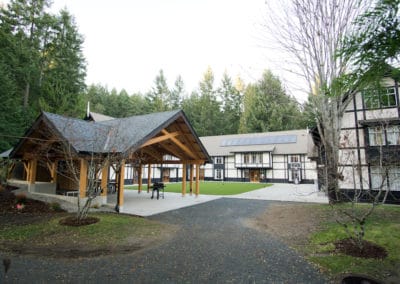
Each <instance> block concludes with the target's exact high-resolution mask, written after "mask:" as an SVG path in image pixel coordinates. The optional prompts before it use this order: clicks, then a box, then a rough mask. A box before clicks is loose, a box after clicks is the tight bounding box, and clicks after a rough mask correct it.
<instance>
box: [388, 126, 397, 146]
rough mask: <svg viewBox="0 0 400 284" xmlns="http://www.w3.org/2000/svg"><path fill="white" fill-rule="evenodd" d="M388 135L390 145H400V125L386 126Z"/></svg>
mask: <svg viewBox="0 0 400 284" xmlns="http://www.w3.org/2000/svg"><path fill="white" fill-rule="evenodd" d="M386 137H387V143H388V145H400V128H399V126H398V125H390V126H388V127H386Z"/></svg>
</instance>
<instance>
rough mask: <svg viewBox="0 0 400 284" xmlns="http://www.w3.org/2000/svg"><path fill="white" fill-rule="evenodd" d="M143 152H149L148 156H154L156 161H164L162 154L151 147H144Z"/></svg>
mask: <svg viewBox="0 0 400 284" xmlns="http://www.w3.org/2000/svg"><path fill="white" fill-rule="evenodd" d="M143 153H144V154H147V155H148V156H151V157H153V158H154V159H155V160H156V161H160V162H161V161H162V154H161V153H160V152H157V151H153V150H151V149H149V148H146V149H143Z"/></svg>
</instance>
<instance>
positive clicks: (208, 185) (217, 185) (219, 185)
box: [125, 182, 271, 195]
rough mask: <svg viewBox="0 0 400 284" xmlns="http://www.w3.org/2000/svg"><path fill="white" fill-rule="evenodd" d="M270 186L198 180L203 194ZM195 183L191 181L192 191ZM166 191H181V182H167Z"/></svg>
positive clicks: (243, 190)
mask: <svg viewBox="0 0 400 284" xmlns="http://www.w3.org/2000/svg"><path fill="white" fill-rule="evenodd" d="M267 186H271V184H266V183H249V182H200V194H205V195H235V194H239V193H243V192H248V191H252V190H256V189H260V188H264V187H267ZM125 188H126V189H132V190H137V188H138V187H137V186H136V185H135V186H125ZM146 189H147V185H143V190H146ZM194 190H195V183H194V182H193V191H194ZM165 191H166V192H176V193H181V192H182V183H180V182H178V183H167V184H166V187H165ZM189 191H190V187H189V183H186V192H187V193H189Z"/></svg>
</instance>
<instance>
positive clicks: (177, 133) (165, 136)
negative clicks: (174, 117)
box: [140, 131, 181, 148]
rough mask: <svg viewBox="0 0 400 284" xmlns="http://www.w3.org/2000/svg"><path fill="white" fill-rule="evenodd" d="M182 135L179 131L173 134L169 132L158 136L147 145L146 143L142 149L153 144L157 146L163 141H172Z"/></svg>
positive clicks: (147, 142)
mask: <svg viewBox="0 0 400 284" xmlns="http://www.w3.org/2000/svg"><path fill="white" fill-rule="evenodd" d="M180 134H181V133H179V132H178V131H176V132H171V133H168V132H167V134H164V135H162V136H157V137H154V138H152V139H149V140H147V141H146V143H144V144H143V145H142V146H141V147H140V148H143V147H146V146H149V145H153V144H156V143H160V142H162V141H165V140H168V139H171V138H173V137H176V136H178V135H180Z"/></svg>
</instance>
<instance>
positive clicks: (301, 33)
mask: <svg viewBox="0 0 400 284" xmlns="http://www.w3.org/2000/svg"><path fill="white" fill-rule="evenodd" d="M278 3H279V4H278ZM268 5H269V7H268V11H269V15H268V17H267V23H266V29H267V31H268V32H269V34H270V35H272V36H273V38H274V40H275V41H276V42H277V43H278V45H279V47H280V48H282V49H283V50H284V51H285V52H286V55H287V56H289V57H290V58H291V64H292V65H291V66H290V67H288V68H287V69H291V71H292V72H294V73H295V74H296V75H297V76H298V78H299V80H302V81H303V82H305V83H306V84H307V88H306V91H307V92H308V93H309V94H311V96H310V102H311V104H312V109H313V112H314V116H315V119H316V124H317V127H318V131H319V135H320V138H321V143H322V146H323V148H324V165H325V169H324V173H325V174H324V181H323V183H322V186H323V188H324V190H326V192H328V196H329V198H330V201H332V202H333V201H337V200H338V195H337V191H338V180H339V179H340V178H341V177H340V174H339V172H338V166H339V163H338V161H339V156H338V152H339V135H340V129H341V121H342V117H343V113H344V111H345V109H346V107H347V105H348V103H349V102H350V101H351V98H352V95H353V93H354V92H355V88H354V87H350V88H349V86H348V85H347V84H345V82H343V80H342V78H343V75H345V74H346V72H347V71H348V68H349V66H348V65H347V61H345V60H343V59H342V58H341V57H340V56H337V50H339V49H340V48H341V44H342V40H343V38H344V36H345V35H346V34H347V33H348V32H349V31H350V30H351V26H352V25H351V24H352V22H353V20H354V19H355V18H356V17H357V16H358V15H359V14H360V13H362V12H363V11H364V9H365V4H361V1H358V0H343V1H342V0H326V1H320V0H287V1H285V0H283V1H279V2H277V1H274V5H273V4H268Z"/></svg>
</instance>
